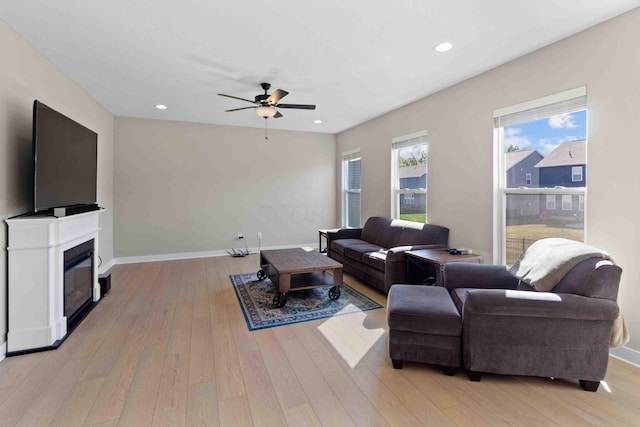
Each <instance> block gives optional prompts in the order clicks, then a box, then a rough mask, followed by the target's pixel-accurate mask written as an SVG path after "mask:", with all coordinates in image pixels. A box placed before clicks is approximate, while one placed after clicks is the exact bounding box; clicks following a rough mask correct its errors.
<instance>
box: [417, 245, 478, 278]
mask: <svg viewBox="0 0 640 427" xmlns="http://www.w3.org/2000/svg"><path fill="white" fill-rule="evenodd" d="M451 262H477V263H482V262H483V258H482V257H481V256H480V255H477V254H466V255H454V254H451V253H449V251H448V250H447V249H419V250H415V251H407V282H409V283H419V284H425V276H427V278H428V277H429V273H430V272H432V274H434V275H435V276H432V277H434V278H435V283H433V284H435V285H438V286H444V278H445V266H446V265H447V264H448V263H451Z"/></svg>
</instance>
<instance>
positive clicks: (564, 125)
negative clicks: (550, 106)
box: [549, 113, 578, 129]
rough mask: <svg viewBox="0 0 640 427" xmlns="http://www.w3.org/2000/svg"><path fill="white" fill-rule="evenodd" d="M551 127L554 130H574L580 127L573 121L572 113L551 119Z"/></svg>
mask: <svg viewBox="0 0 640 427" xmlns="http://www.w3.org/2000/svg"><path fill="white" fill-rule="evenodd" d="M549 126H551V127H552V128H554V129H573V128H577V127H578V125H576V123H575V122H574V121H573V115H571V114H570V113H565V114H558V115H557V116H553V117H549Z"/></svg>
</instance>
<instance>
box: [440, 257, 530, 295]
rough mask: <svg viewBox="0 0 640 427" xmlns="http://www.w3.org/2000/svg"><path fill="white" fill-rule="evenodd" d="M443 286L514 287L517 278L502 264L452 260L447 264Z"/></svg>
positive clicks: (449, 287)
mask: <svg viewBox="0 0 640 427" xmlns="http://www.w3.org/2000/svg"><path fill="white" fill-rule="evenodd" d="M444 286H445V287H446V288H447V289H448V290H449V292H451V291H452V290H454V289H457V288H479V289H516V288H517V287H518V279H516V278H515V277H514V276H513V275H512V274H511V273H510V272H509V270H507V267H506V266H504V265H498V264H478V263H471V262H452V263H449V264H447V274H446V275H445V280H444Z"/></svg>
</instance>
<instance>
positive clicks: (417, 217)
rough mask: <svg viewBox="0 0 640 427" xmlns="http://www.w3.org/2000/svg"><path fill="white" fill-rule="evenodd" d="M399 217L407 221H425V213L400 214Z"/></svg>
mask: <svg viewBox="0 0 640 427" xmlns="http://www.w3.org/2000/svg"><path fill="white" fill-rule="evenodd" d="M400 219H405V220H407V221H414V222H427V214H426V213H416V214H401V215H400Z"/></svg>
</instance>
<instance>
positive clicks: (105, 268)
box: [98, 258, 115, 274]
mask: <svg viewBox="0 0 640 427" xmlns="http://www.w3.org/2000/svg"><path fill="white" fill-rule="evenodd" d="M114 265H115V262H114V260H113V258H111V261H109V262H108V263H106V264H104V265H101V266H100V267H98V274H103V273H106V272H107V271H109V270H111V268H113V266H114Z"/></svg>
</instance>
